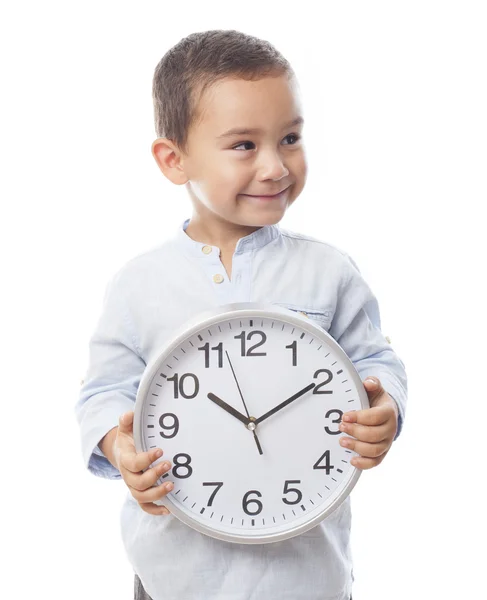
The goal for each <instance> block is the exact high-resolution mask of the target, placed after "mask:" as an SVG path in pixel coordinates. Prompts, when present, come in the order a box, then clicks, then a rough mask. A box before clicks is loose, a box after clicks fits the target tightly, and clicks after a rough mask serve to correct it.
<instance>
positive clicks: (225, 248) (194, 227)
mask: <svg viewBox="0 0 487 600" xmlns="http://www.w3.org/2000/svg"><path fill="white" fill-rule="evenodd" d="M257 229H261V227H260V226H259V227H246V226H243V225H235V224H233V223H228V222H226V223H223V222H222V223H212V224H211V225H209V224H206V223H204V222H201V220H198V218H197V217H194V216H193V217H191V220H190V222H189V223H188V226H187V227H186V233H187V235H189V237H190V238H191V239H193V240H195V241H196V242H201V243H202V244H209V245H210V246H217V247H218V248H220V250H221V251H222V252H226V253H232V254H233V252H234V251H235V248H236V246H237V243H238V240H240V239H241V238H243V237H245V236H247V235H250V234H251V233H253V232H254V231H257Z"/></svg>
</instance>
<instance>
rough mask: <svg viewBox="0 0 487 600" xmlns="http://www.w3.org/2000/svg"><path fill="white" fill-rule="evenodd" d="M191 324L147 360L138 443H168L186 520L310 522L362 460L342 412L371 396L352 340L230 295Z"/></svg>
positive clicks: (215, 529) (242, 534)
mask: <svg viewBox="0 0 487 600" xmlns="http://www.w3.org/2000/svg"><path fill="white" fill-rule="evenodd" d="M205 315H206V316H205V317H204V318H203V319H201V318H200V319H199V321H198V322H197V323H193V325H191V326H189V327H186V328H185V329H184V331H182V332H180V333H179V334H178V335H177V337H176V338H175V339H174V340H172V342H171V343H170V344H168V345H167V346H166V348H165V349H164V350H163V351H162V352H161V353H160V355H159V356H158V357H157V359H156V360H154V361H153V362H152V364H151V365H149V366H148V367H147V369H146V370H145V372H144V375H143V377H142V380H141V383H140V386H139V389H138V394H137V401H136V405H135V415H134V442H135V446H136V449H137V451H138V452H144V451H147V450H149V449H152V448H156V447H160V448H162V450H163V451H164V455H163V456H162V457H161V458H160V459H158V460H157V461H155V463H153V464H157V463H159V462H161V461H164V460H169V461H170V462H171V469H170V471H169V472H168V473H166V474H165V475H163V476H162V477H161V478H159V480H158V482H157V485H159V484H161V483H163V482H164V481H172V482H174V489H173V490H172V492H170V493H169V494H168V495H167V496H166V497H165V498H164V500H163V501H160V502H158V504H165V505H166V506H168V508H169V510H170V511H171V512H172V513H173V514H174V515H175V516H176V517H178V518H179V519H181V520H182V521H183V522H185V523H187V524H188V525H189V526H191V527H193V528H195V529H197V530H198V531H200V532H202V533H205V534H207V535H210V536H212V537H215V538H218V539H222V540H227V541H231V542H239V543H266V542H274V541H280V540H283V539H286V538H289V537H292V536H295V535H298V534H300V533H303V532H304V531H306V530H308V529H311V528H312V527H314V526H316V525H317V524H318V522H319V521H321V520H322V519H324V518H325V517H326V516H328V515H329V514H330V513H331V512H332V511H333V510H335V509H336V508H337V507H338V506H339V504H340V503H341V502H342V501H343V500H344V499H345V498H346V497H347V495H348V494H349V493H350V491H351V490H352V488H353V486H354V485H355V483H356V481H357V479H358V477H359V475H360V471H359V470H358V469H356V468H355V467H354V466H353V465H351V464H350V460H351V458H352V457H353V456H355V455H356V453H355V452H352V451H350V450H347V449H346V448H342V447H341V446H340V444H339V438H340V437H341V436H342V435H343V434H342V433H341V432H340V431H339V425H340V422H341V417H342V415H343V413H345V412H347V411H349V410H360V409H361V408H367V407H368V399H367V394H366V391H365V389H364V387H363V383H362V381H361V379H360V376H359V374H358V373H357V371H356V369H355V367H354V366H353V364H352V362H351V361H350V359H349V358H348V357H347V355H346V354H345V352H344V351H343V350H342V348H341V347H340V346H339V345H338V344H337V343H336V341H335V340H334V339H333V338H332V337H331V336H330V335H329V334H328V333H327V332H325V331H324V330H323V329H321V328H320V327H319V326H318V325H316V324H314V323H313V322H312V321H310V320H309V319H307V318H306V317H304V316H301V315H297V314H295V313H293V312H292V311H290V310H288V309H285V308H281V307H277V306H274V305H266V304H256V303H245V304H229V305H226V306H224V307H219V308H218V309H216V310H214V311H211V313H205Z"/></svg>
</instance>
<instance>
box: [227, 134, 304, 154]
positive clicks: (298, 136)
mask: <svg viewBox="0 0 487 600" xmlns="http://www.w3.org/2000/svg"><path fill="white" fill-rule="evenodd" d="M289 137H294V138H296V142H294V144H291V146H294V145H295V144H296V143H297V142H298V141H299V140H300V139H301V136H300V135H298V134H297V133H290V134H289V135H287V136H286V137H285V138H284V139H286V138H289ZM253 143H254V142H251V141H246V142H241V143H240V144H238V145H237V146H233V148H232V150H237V148H240V146H245V144H253ZM245 150H251V148H245Z"/></svg>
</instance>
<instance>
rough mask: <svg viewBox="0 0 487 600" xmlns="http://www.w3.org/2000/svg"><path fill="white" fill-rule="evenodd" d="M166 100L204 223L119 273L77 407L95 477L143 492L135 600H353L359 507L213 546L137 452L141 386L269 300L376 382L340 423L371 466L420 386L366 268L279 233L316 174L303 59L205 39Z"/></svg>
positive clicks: (173, 54) (169, 146)
mask: <svg viewBox="0 0 487 600" xmlns="http://www.w3.org/2000/svg"><path fill="white" fill-rule="evenodd" d="M153 98H154V107H155V120H156V131H157V136H158V138H157V139H156V140H155V142H154V143H153V145H152V153H153V156H154V158H155V160H156V161H157V164H158V166H159V168H160V169H161V171H162V172H163V174H164V175H165V176H166V177H167V178H168V179H169V180H170V181H171V182H172V183H174V184H176V185H185V186H186V189H187V191H188V193H189V196H190V198H191V202H192V205H193V214H192V217H191V219H187V220H185V221H184V223H183V224H182V226H181V227H180V228H179V230H178V231H177V233H176V235H175V236H174V238H172V239H170V240H168V241H166V242H165V243H163V244H161V245H160V246H158V247H156V248H155V249H153V250H151V251H149V252H146V253H144V254H142V255H139V256H137V257H135V258H134V259H132V260H130V261H129V262H128V263H127V264H126V265H125V266H124V267H123V268H121V269H120V270H119V271H118V272H117V273H116V275H115V276H114V277H113V278H112V280H111V282H110V284H109V286H108V287H107V291H106V294H105V299H104V306H103V311H102V314H101V317H100V319H99V322H98V324H97V327H96V330H95V332H94V334H93V336H92V338H91V340H90V359H89V366H88V370H87V373H86V376H85V380H84V384H83V387H82V389H81V393H80V398H79V401H78V403H77V405H76V414H77V418H78V420H79V423H80V428H81V438H82V449H83V456H84V460H85V464H86V466H87V468H88V469H89V470H90V471H91V472H92V473H94V474H95V475H98V476H103V477H107V478H110V479H120V478H123V480H124V481H125V483H126V484H127V486H128V493H127V498H126V501H125V504H124V506H123V509H122V537H123V541H124V544H125V548H126V551H127V555H128V557H129V560H130V561H131V563H132V565H133V568H134V571H135V598H136V599H139V600H141V599H144V600H147V599H150V598H152V599H153V600H209V599H211V600H223V599H225V600H227V599H228V600H230V599H232V600H248V599H250V598H252V599H253V600H272V599H279V600H301V599H302V600H318V599H319V600H332V599H333V600H349V598H351V586H352V582H353V571H352V561H351V551H350V539H349V538H350V519H351V513H350V497H348V498H347V500H346V501H344V502H343V503H342V504H341V505H340V506H339V507H338V508H337V509H336V510H335V511H334V512H333V513H332V514H331V515H330V516H329V517H328V518H326V519H325V520H324V521H322V522H321V523H320V524H319V525H318V526H316V527H315V528H313V529H312V530H310V531H308V532H305V533H304V534H302V535H300V536H296V537H294V538H291V539H289V540H285V541H283V542H277V543H272V544H261V545H245V544H234V543H226V542H222V541H220V540H216V539H213V538H211V537H209V536H206V535H203V534H201V533H199V532H197V531H195V530H193V529H192V528H190V527H188V526H187V525H185V524H183V523H181V522H180V521H179V520H178V519H177V518H175V517H173V516H172V515H170V514H169V512H168V510H167V509H165V508H164V507H160V506H158V505H156V504H154V500H158V499H161V498H163V497H164V496H165V495H166V494H167V493H169V491H170V490H167V489H166V488H165V486H166V485H167V484H164V485H160V486H157V487H152V486H153V484H154V483H155V482H156V481H157V479H158V478H159V477H160V476H161V474H162V473H164V472H165V471H167V470H168V469H169V468H170V467H171V463H170V457H169V456H168V457H167V464H166V466H164V463H160V464H158V465H157V466H156V467H152V468H150V469H148V470H147V471H145V472H144V473H142V470H143V469H146V468H148V467H149V466H150V465H151V464H152V463H153V462H154V461H155V460H156V459H157V458H158V457H159V456H160V455H161V453H160V450H159V451H150V452H145V453H139V454H137V453H136V452H135V447H134V442H133V430H132V424H133V408H134V401H135V398H136V394H137V388H138V384H139V382H140V379H141V376H142V374H143V371H144V369H145V367H146V365H147V364H148V363H149V362H151V361H152V360H153V358H154V357H155V356H156V355H157V353H158V351H159V350H160V349H161V348H162V347H163V346H164V345H165V343H166V342H167V341H168V340H169V338H170V337H171V336H172V334H173V333H174V332H175V331H176V330H177V329H178V328H179V327H180V326H181V325H182V324H183V323H185V322H186V321H187V320H188V319H190V318H191V317H193V316H194V315H195V314H197V313H199V312H202V311H204V310H207V309H208V308H210V307H213V306H216V305H220V304H226V303H230V302H246V301H263V302H264V301H265V302H271V303H276V304H279V305H284V306H287V307H288V308H290V309H292V310H297V311H299V312H304V313H305V314H307V315H308V316H309V317H310V318H313V319H315V320H316V321H317V322H318V323H319V325H321V326H322V327H323V328H324V329H325V330H327V331H328V332H329V333H330V335H332V336H333V337H334V338H335V339H336V340H337V341H338V343H339V344H340V345H341V346H342V348H343V349H344V350H345V352H346V353H347V355H348V356H349V357H350V358H351V360H353V362H354V365H355V367H356V368H357V370H358V372H359V373H360V376H361V378H362V379H363V380H365V378H366V376H368V375H371V376H373V380H372V382H369V381H364V387H365V389H366V390H367V393H368V397H369V402H370V406H371V408H369V409H367V410H361V411H356V412H351V413H349V414H345V415H344V416H343V420H342V421H343V422H342V425H341V429H342V431H344V432H345V433H347V434H349V436H342V437H343V439H342V441H341V443H342V444H343V445H347V447H349V448H351V449H352V450H354V451H356V452H357V454H358V455H359V456H357V457H355V459H354V460H353V461H352V462H353V463H354V464H356V466H357V467H358V468H360V469H369V468H371V467H373V466H376V465H378V464H379V463H380V462H381V461H382V460H383V459H384V457H385V455H386V454H387V452H388V450H389V448H390V447H391V444H392V442H393V440H394V439H396V438H397V436H398V435H399V432H400V429H401V426H402V421H403V419H404V411H405V405H406V393H407V380H406V373H405V370H404V364H403V363H402V361H401V360H400V359H399V358H398V357H397V356H396V354H395V353H394V352H393V350H392V349H391V348H390V346H389V344H388V342H387V341H386V339H385V338H384V337H383V335H382V333H381V330H380V316H379V307H378V303H377V300H376V298H375V296H374V294H373V293H372V291H371V289H370V288H369V286H368V285H367V284H366V282H365V281H364V279H363V278H362V276H361V274H360V272H359V270H358V268H357V265H356V264H355V263H354V261H353V260H352V259H351V258H350V257H349V256H348V255H347V254H346V253H344V252H342V251H340V250H339V249H337V248H335V247H333V246H331V245H330V244H327V243H325V242H321V241H319V240H316V239H314V238H310V237H308V236H304V235H300V234H297V233H293V232H290V231H283V230H281V229H280V227H279V226H278V225H277V224H278V222H279V221H280V220H281V219H282V217H283V216H284V213H285V211H286V210H287V208H288V207H289V206H291V204H292V203H293V202H294V201H295V200H296V198H297V197H298V196H299V194H300V193H301V191H302V190H303V187H304V184H305V181H306V172H307V167H306V159H305V153H304V148H303V143H302V140H301V130H302V124H303V117H302V111H301V106H300V102H299V96H298V90H297V82H296V78H295V76H294V73H293V71H292V69H291V67H290V65H289V63H288V62H287V61H286V60H285V59H284V58H283V57H282V56H281V55H280V54H279V53H278V52H277V50H276V49H275V48H274V47H272V46H271V45H270V44H269V43H267V42H265V41H263V40H259V39H258V38H255V37H252V36H248V35H245V34H243V33H241V32H238V31H234V30H230V31H222V30H216V31H207V32H201V33H195V34H192V35H190V36H188V37H187V38H184V39H183V40H181V41H180V42H179V43H178V44H177V45H176V46H174V47H173V48H171V49H170V50H169V52H167V54H166V55H165V56H164V57H163V58H162V60H161V61H160V62H159V64H158V66H157V67H156V70H155V74H154V81H153ZM235 128H236V129H237V130H238V131H230V130H232V129H235ZM262 196H266V197H265V198H264V197H262ZM346 421H348V423H346Z"/></svg>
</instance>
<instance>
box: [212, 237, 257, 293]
mask: <svg viewBox="0 0 487 600" xmlns="http://www.w3.org/2000/svg"><path fill="white" fill-rule="evenodd" d="M201 252H202V253H203V254H204V255H205V259H204V260H203V266H204V269H205V271H206V273H207V275H208V277H209V278H210V279H211V281H212V285H213V287H214V290H215V293H216V295H217V297H218V301H219V303H220V304H227V303H231V302H248V301H249V298H250V253H249V252H247V253H234V255H233V259H232V279H231V280H230V279H229V278H228V275H227V273H226V271H225V267H224V266H223V263H222V261H221V260H220V249H219V248H218V247H217V246H210V245H208V244H206V245H204V246H201Z"/></svg>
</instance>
